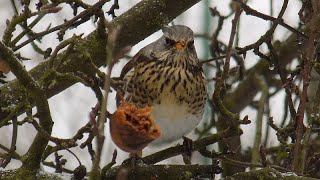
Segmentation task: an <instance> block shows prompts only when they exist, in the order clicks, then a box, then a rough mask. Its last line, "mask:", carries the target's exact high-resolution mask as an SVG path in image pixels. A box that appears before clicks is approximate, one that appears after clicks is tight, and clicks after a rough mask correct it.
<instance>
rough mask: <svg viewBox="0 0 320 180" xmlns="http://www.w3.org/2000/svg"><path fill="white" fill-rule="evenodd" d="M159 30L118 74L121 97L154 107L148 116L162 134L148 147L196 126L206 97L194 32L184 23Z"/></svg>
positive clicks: (176, 136) (157, 144)
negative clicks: (155, 37)
mask: <svg viewBox="0 0 320 180" xmlns="http://www.w3.org/2000/svg"><path fill="white" fill-rule="evenodd" d="M162 31H163V35H162V36H161V37H160V38H159V39H158V40H156V41H154V42H152V43H151V44H149V45H147V46H145V47H144V48H142V49H141V50H140V51H139V52H138V53H137V54H136V55H134V56H133V57H132V59H131V60H129V62H128V63H127V64H126V65H125V66H124V67H123V69H122V71H121V74H120V78H121V79H123V84H124V85H123V91H124V99H125V100H126V101H128V102H131V103H134V104H135V105H137V106H138V107H144V106H152V107H153V110H152V113H151V115H152V116H153V117H154V119H155V123H156V124H157V125H159V126H160V129H161V135H160V137H159V138H157V139H156V140H154V141H153V142H152V143H150V145H151V146H159V145H165V144H169V143H172V142H174V141H177V140H179V139H181V138H182V137H184V136H185V135H187V134H188V133H190V132H191V131H192V130H193V129H195V127H196V126H197V125H198V124H199V122H200V121H201V119H202V116H203V112H204V107H205V103H206V97H207V81H206V78H205V76H204V73H203V68H202V65H201V63H200V60H199V59H198V57H197V53H196V49H195V46H194V33H193V31H192V30H191V29H190V28H189V27H187V26H184V25H173V26H169V27H164V28H163V29H162ZM148 146H149V145H148Z"/></svg>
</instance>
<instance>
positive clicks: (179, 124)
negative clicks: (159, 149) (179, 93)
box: [151, 95, 202, 145]
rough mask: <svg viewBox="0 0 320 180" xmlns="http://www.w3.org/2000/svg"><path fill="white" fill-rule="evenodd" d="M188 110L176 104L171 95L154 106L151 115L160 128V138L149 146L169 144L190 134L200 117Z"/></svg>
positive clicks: (184, 106)
mask: <svg viewBox="0 0 320 180" xmlns="http://www.w3.org/2000/svg"><path fill="white" fill-rule="evenodd" d="M188 109H189V108H188V106H187V104H185V103H182V104H178V103H177V102H176V100H175V98H174V97H173V95H172V96H171V95H167V96H166V97H165V98H162V99H161V103H160V104H154V105H153V110H152V115H153V117H154V119H155V122H156V124H157V125H159V126H160V129H161V136H160V137H159V138H157V139H156V140H155V141H153V142H152V143H151V145H161V144H166V143H170V142H173V141H176V140H179V139H180V138H181V137H182V136H184V135H187V134H188V133H190V132H191V131H192V130H193V129H194V128H195V127H196V126H197V125H198V123H199V122H200V121H201V118H202V117H201V116H200V117H199V115H198V116H196V115H194V114H192V113H191V112H188Z"/></svg>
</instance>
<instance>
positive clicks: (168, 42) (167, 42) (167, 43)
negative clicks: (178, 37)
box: [166, 38, 174, 45]
mask: <svg viewBox="0 0 320 180" xmlns="http://www.w3.org/2000/svg"><path fill="white" fill-rule="evenodd" d="M172 44H174V41H173V40H171V39H169V38H166V45H172Z"/></svg>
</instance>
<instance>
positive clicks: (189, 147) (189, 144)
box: [182, 136, 193, 164]
mask: <svg viewBox="0 0 320 180" xmlns="http://www.w3.org/2000/svg"><path fill="white" fill-rule="evenodd" d="M182 145H183V148H184V153H183V154H182V157H183V162H184V163H185V164H191V157H192V152H193V141H192V139H189V138H187V137H185V136H183V144H182Z"/></svg>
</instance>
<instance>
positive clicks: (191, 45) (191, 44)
mask: <svg viewBox="0 0 320 180" xmlns="http://www.w3.org/2000/svg"><path fill="white" fill-rule="evenodd" d="M193 45H194V41H193V40H192V41H190V42H189V43H188V47H189V48H192V47H193Z"/></svg>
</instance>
